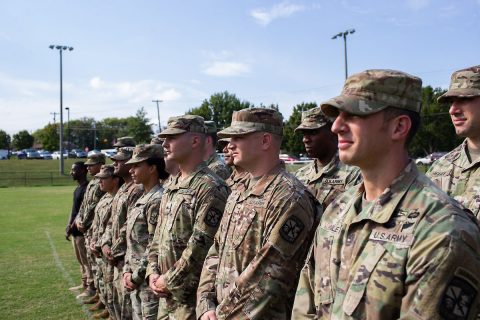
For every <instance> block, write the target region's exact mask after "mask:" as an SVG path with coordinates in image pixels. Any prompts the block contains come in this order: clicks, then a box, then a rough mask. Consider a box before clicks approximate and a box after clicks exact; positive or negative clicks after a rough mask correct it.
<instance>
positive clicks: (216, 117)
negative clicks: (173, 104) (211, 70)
mask: <svg viewBox="0 0 480 320" xmlns="http://www.w3.org/2000/svg"><path fill="white" fill-rule="evenodd" d="M251 107H253V105H252V104H251V103H250V102H248V101H240V99H238V98H237V97H236V96H235V95H234V94H231V93H228V91H224V92H220V93H215V94H213V95H212V96H211V97H210V99H208V100H203V102H202V104H201V105H200V106H199V107H196V108H193V109H191V110H189V111H188V112H187V114H194V115H199V116H202V117H204V118H205V120H213V121H215V123H216V124H217V127H218V128H220V129H221V128H225V127H228V126H229V125H230V123H231V121H232V114H233V112H234V111H238V110H241V109H244V108H251Z"/></svg>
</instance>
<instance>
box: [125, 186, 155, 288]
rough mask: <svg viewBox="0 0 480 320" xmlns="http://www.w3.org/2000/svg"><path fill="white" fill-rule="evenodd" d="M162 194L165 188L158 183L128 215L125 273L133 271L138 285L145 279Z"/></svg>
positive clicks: (139, 200) (133, 279)
mask: <svg viewBox="0 0 480 320" xmlns="http://www.w3.org/2000/svg"><path fill="white" fill-rule="evenodd" d="M162 194H163V188H162V187H161V186H160V185H156V186H155V187H153V188H152V190H150V191H149V192H148V193H146V194H143V195H142V197H140V199H138V200H137V202H136V203H135V205H134V206H133V207H132V208H131V209H130V211H129V213H128V216H127V229H126V238H127V251H126V253H125V265H124V267H123V273H127V272H130V273H132V281H133V282H134V283H135V284H137V285H139V284H141V283H143V281H145V272H146V268H147V264H148V260H147V255H148V252H147V246H148V245H149V244H150V242H152V239H153V234H154V233H155V227H156V226H157V221H158V209H159V207H160V201H161V199H162Z"/></svg>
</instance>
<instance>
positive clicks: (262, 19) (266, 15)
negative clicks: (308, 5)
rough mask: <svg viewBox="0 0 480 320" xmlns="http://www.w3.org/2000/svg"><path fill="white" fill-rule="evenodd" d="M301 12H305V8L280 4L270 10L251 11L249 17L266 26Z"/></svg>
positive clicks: (286, 3)
mask: <svg viewBox="0 0 480 320" xmlns="http://www.w3.org/2000/svg"><path fill="white" fill-rule="evenodd" d="M303 10H305V6H303V5H298V4H293V3H289V2H282V3H279V4H276V5H274V6H273V7H271V8H270V9H265V8H258V9H253V10H252V11H251V12H250V15H251V16H252V17H253V18H254V19H255V20H256V21H257V23H259V24H261V25H264V26H266V25H268V24H270V23H271V22H272V21H273V20H275V19H278V18H284V17H289V16H291V15H292V14H294V13H296V12H299V11H303Z"/></svg>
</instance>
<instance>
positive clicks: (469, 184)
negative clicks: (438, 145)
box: [427, 140, 480, 220]
mask: <svg viewBox="0 0 480 320" xmlns="http://www.w3.org/2000/svg"><path fill="white" fill-rule="evenodd" d="M427 176H428V177H429V178H430V179H432V181H433V182H434V183H435V184H436V185H437V186H438V187H439V188H440V189H442V190H443V191H445V192H446V193H447V194H448V195H449V196H451V197H453V198H455V200H457V201H458V202H460V203H461V204H463V205H464V206H465V208H468V209H470V210H471V211H472V212H473V214H474V215H476V217H477V219H479V220H480V159H477V160H476V161H474V162H470V160H469V158H468V155H467V141H466V140H465V141H464V142H463V143H462V144H461V145H460V146H458V147H457V148H455V149H454V150H452V151H451V152H450V153H448V154H447V155H445V156H443V157H442V158H440V159H438V160H437V161H435V162H434V163H433V165H432V166H431V167H430V169H429V170H428V172H427Z"/></svg>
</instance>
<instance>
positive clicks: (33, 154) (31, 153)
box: [22, 149, 42, 159]
mask: <svg viewBox="0 0 480 320" xmlns="http://www.w3.org/2000/svg"><path fill="white" fill-rule="evenodd" d="M22 151H23V152H25V154H26V155H27V157H26V159H42V156H41V155H40V153H38V151H37V150H35V149H24V150H22Z"/></svg>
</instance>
